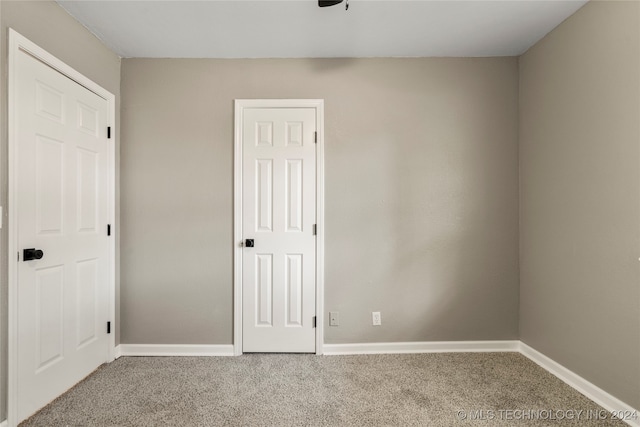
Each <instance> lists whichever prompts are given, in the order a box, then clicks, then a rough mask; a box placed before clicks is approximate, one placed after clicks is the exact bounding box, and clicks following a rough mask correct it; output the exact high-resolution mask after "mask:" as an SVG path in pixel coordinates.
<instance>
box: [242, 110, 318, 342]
mask: <svg viewBox="0 0 640 427" xmlns="http://www.w3.org/2000/svg"><path fill="white" fill-rule="evenodd" d="M242 129H243V131H242V135H243V141H242V144H243V145H242V149H243V159H242V169H243V174H242V182H243V185H242V206H243V210H242V212H243V214H242V229H243V238H244V239H245V242H244V248H243V254H242V278H243V279H242V295H243V296H242V313H243V316H242V325H243V326H242V336H243V340H242V350H243V351H244V352H308V353H313V352H315V351H316V345H315V342H316V334H315V331H316V329H315V325H314V316H315V315H316V313H315V306H316V299H315V296H316V241H315V240H316V239H315V234H314V224H315V221H316V144H315V143H314V135H315V132H316V110H315V109H314V108H248V109H245V110H244V115H243V123H242ZM246 239H251V240H253V247H251V246H250V244H246Z"/></svg>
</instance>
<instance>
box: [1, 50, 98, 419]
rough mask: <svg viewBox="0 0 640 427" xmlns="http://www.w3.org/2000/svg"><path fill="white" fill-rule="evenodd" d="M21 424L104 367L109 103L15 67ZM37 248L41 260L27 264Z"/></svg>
mask: <svg viewBox="0 0 640 427" xmlns="http://www.w3.org/2000/svg"><path fill="white" fill-rule="evenodd" d="M16 70H17V72H16V75H17V76H18V77H17V85H16V99H17V108H16V112H15V116H16V126H17V132H18V139H17V143H16V148H15V150H16V157H15V158H16V171H17V172H16V174H15V178H14V179H15V186H16V187H15V188H16V212H17V216H18V221H17V222H18V227H17V242H18V248H19V250H20V253H19V257H20V260H19V261H18V268H17V293H18V298H17V299H18V309H17V311H18V315H17V318H18V340H19V346H18V360H17V368H18V372H17V375H18V396H17V401H18V414H17V415H18V420H23V419H25V418H27V417H28V416H30V415H31V414H33V413H34V412H36V411H37V410H38V409H40V408H41V407H42V406H44V405H46V404H47V403H49V402H50V401H51V400H53V399H55V398H56V397H57V396H59V395H60V394H62V393H63V392H65V391H66V390H67V389H69V388H70V387H72V386H73V385H74V384H75V383H77V382H78V381H80V380H81V379H82V378H84V377H85V376H87V375H88V374H90V373H91V372H92V371H93V370H94V369H95V368H97V367H98V366H99V365H101V364H102V363H104V362H106V360H107V357H108V343H109V340H108V336H107V331H106V322H107V319H108V308H109V288H108V278H109V272H108V268H109V258H108V240H107V235H106V225H107V215H108V212H107V210H108V194H107V187H108V183H107V173H108V171H107V138H106V126H107V101H106V100H104V99H102V98H101V97H99V96H97V95H96V94H94V93H93V92H90V91H89V90H87V89H85V88H84V87H82V86H80V85H79V84H77V83H75V82H73V81H72V80H70V79H68V78H67V77H65V76H63V75H62V74H60V73H58V72H57V71H55V70H53V69H52V68H50V67H48V66H47V65H45V64H43V63H42V62H40V61H38V60H36V59H34V58H33V57H31V56H29V55H28V54H26V53H24V52H19V53H18V54H17V59H16ZM28 248H37V249H41V250H42V251H43V252H44V256H43V257H42V259H35V260H31V261H25V260H23V259H22V258H23V253H22V250H23V249H28Z"/></svg>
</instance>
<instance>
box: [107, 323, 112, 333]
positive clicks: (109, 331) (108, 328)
mask: <svg viewBox="0 0 640 427" xmlns="http://www.w3.org/2000/svg"><path fill="white" fill-rule="evenodd" d="M107 333H108V334H110V333H111V322H107Z"/></svg>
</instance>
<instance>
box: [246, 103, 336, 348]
mask: <svg viewBox="0 0 640 427" xmlns="http://www.w3.org/2000/svg"><path fill="white" fill-rule="evenodd" d="M247 108H314V109H315V111H316V128H317V132H318V142H317V151H316V223H317V224H318V225H317V235H316V316H317V317H316V354H318V355H320V354H322V353H323V350H322V346H323V343H324V316H323V312H324V100H323V99H236V100H235V116H234V117H235V120H234V125H235V133H234V151H233V164H234V174H233V224H234V226H233V255H234V256H233V352H234V354H235V355H236V356H239V355H241V354H242V256H243V246H242V238H243V235H242V172H243V170H242V124H243V121H244V110H245V109H247Z"/></svg>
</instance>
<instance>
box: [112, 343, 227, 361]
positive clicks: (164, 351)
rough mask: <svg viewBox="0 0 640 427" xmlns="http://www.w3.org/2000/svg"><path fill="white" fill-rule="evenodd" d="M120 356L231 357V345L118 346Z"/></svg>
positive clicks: (117, 355) (117, 354)
mask: <svg viewBox="0 0 640 427" xmlns="http://www.w3.org/2000/svg"><path fill="white" fill-rule="evenodd" d="M120 356H233V345H232V344H222V345H182V344H120V345H119V346H118V347H116V358H118V357H120Z"/></svg>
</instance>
